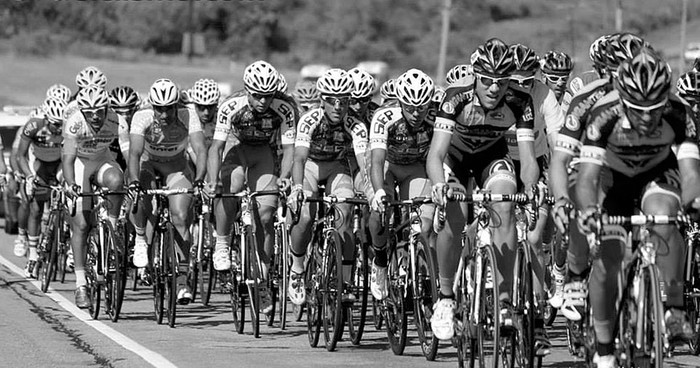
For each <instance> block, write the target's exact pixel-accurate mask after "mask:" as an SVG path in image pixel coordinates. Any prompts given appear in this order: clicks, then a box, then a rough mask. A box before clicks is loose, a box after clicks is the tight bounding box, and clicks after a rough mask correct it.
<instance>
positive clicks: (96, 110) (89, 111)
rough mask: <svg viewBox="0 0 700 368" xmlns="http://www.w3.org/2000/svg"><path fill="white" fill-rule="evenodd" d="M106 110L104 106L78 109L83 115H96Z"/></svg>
mask: <svg viewBox="0 0 700 368" xmlns="http://www.w3.org/2000/svg"><path fill="white" fill-rule="evenodd" d="M105 110H107V108H106V107H97V108H92V109H80V111H82V113H83V114H85V115H98V114H100V113H103V112H105Z"/></svg>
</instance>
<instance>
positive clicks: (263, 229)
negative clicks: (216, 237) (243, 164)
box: [246, 147, 277, 280]
mask: <svg viewBox="0 0 700 368" xmlns="http://www.w3.org/2000/svg"><path fill="white" fill-rule="evenodd" d="M246 157H247V161H248V163H249V166H248V186H249V187H250V188H251V189H252V190H253V191H263V190H265V191H267V190H277V175H275V157H274V154H273V152H272V149H270V148H269V147H266V148H264V149H261V148H260V147H258V148H257V150H256V151H255V153H254V154H253V152H251V153H250V154H247V155H246ZM256 201H257V215H256V216H254V218H255V238H256V240H257V243H258V244H257V247H258V252H259V254H260V261H261V263H262V271H263V279H264V280H267V273H268V268H269V267H270V258H271V255H272V253H273V248H274V245H275V211H276V209H277V197H276V196H259V197H257V198H256Z"/></svg>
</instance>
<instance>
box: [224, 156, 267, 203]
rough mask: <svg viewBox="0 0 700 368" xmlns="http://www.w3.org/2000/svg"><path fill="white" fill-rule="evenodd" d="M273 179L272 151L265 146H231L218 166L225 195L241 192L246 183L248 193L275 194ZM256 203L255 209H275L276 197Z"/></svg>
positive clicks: (261, 198) (263, 197)
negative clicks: (262, 192) (269, 192)
mask: <svg viewBox="0 0 700 368" xmlns="http://www.w3.org/2000/svg"><path fill="white" fill-rule="evenodd" d="M277 178H278V176H277V173H276V172H275V156H274V151H273V150H272V148H271V147H270V146H269V145H250V144H245V143H240V144H238V145H235V146H233V147H231V149H230V150H229V151H228V152H227V153H226V156H224V161H223V163H222V165H221V182H222V183H223V186H224V191H227V193H238V192H240V191H242V190H243V189H244V188H245V184H246V183H248V187H249V188H250V189H251V190H252V191H261V190H276V189H277ZM256 199H257V201H258V206H269V207H277V196H260V197H256Z"/></svg>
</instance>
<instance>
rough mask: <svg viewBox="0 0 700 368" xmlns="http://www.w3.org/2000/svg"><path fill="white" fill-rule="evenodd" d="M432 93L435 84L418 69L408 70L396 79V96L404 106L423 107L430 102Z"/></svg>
mask: <svg viewBox="0 0 700 368" xmlns="http://www.w3.org/2000/svg"><path fill="white" fill-rule="evenodd" d="M433 92H435V83H433V80H432V79H430V77H429V76H428V75H427V74H425V73H423V72H422V71H420V70H418V69H409V70H408V71H407V72H405V73H403V74H401V76H400V77H398V78H397V79H396V95H397V97H398V99H399V101H400V102H401V103H402V104H404V105H409V106H422V105H425V104H427V103H429V102H430V101H431V100H432V98H433Z"/></svg>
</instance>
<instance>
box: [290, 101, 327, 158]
mask: <svg viewBox="0 0 700 368" xmlns="http://www.w3.org/2000/svg"><path fill="white" fill-rule="evenodd" d="M322 118H323V110H322V109H321V108H316V109H312V110H309V111H307V112H306V113H305V114H304V115H302V116H301V118H300V119H299V124H298V125H297V134H296V138H295V139H294V147H306V148H310V147H311V134H313V130H314V129H315V128H316V125H318V123H319V122H320V121H321V119H322Z"/></svg>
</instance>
